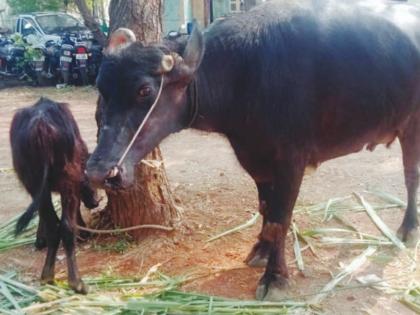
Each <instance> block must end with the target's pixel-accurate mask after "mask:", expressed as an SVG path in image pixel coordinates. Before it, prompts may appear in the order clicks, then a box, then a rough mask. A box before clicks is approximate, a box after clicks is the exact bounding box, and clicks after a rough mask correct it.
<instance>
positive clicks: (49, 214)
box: [38, 192, 60, 283]
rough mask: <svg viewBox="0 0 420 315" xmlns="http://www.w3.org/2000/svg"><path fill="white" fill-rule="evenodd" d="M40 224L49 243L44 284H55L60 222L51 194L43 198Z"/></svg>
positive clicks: (43, 272) (44, 268) (43, 271)
mask: <svg viewBox="0 0 420 315" xmlns="http://www.w3.org/2000/svg"><path fill="white" fill-rule="evenodd" d="M38 211H39V219H40V223H42V225H44V226H45V235H46V242H47V257H46V259H45V264H44V267H43V269H42V273H41V282H42V283H53V282H54V268H55V258H56V256H57V250H58V246H59V244H60V234H59V224H60V220H59V219H58V217H57V214H56V213H55V210H54V206H53V204H52V201H51V193H49V192H48V193H47V194H45V196H42V201H41V205H40V208H39V210H38Z"/></svg>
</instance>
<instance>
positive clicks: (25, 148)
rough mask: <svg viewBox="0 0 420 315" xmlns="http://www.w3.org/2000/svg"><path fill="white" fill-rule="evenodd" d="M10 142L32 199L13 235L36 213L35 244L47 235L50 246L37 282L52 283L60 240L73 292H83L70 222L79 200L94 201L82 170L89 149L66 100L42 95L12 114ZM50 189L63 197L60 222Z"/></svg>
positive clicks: (90, 203) (78, 218) (18, 171)
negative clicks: (54, 99)
mask: <svg viewBox="0 0 420 315" xmlns="http://www.w3.org/2000/svg"><path fill="white" fill-rule="evenodd" d="M10 143H11V146H12V157H13V166H14V168H15V171H16V174H17V176H18V178H19V180H20V181H21V182H22V184H23V186H24V187H25V189H26V190H27V191H28V193H29V194H30V195H31V197H32V203H31V204H30V205H29V207H28V208H27V210H26V211H25V213H24V214H23V215H22V216H21V217H20V218H19V220H18V222H17V225H16V233H17V234H18V233H20V232H21V231H22V230H23V229H24V228H25V227H26V226H27V225H28V223H29V221H30V220H31V219H32V217H33V216H34V214H35V212H36V211H38V213H39V217H40V220H39V227H38V235H37V236H38V237H37V242H38V243H40V242H43V241H44V240H43V239H42V238H43V237H44V236H45V237H46V240H45V241H46V244H47V248H48V252H47V258H46V261H45V265H44V268H43V270H42V275H41V280H42V281H43V282H47V283H50V282H53V281H54V264H55V258H56V254H57V250H58V246H59V244H60V241H63V246H64V250H65V253H66V256H67V265H68V276H69V285H70V287H71V288H73V289H74V290H75V291H76V292H79V293H86V292H87V291H86V290H87V288H86V286H85V285H84V283H83V281H82V280H81V278H80V275H79V271H78V268H77V264H76V257H75V227H74V223H75V222H82V219H81V216H80V199H82V200H83V202H84V204H85V205H86V206H87V207H89V208H94V207H96V206H97V201H96V199H95V193H94V191H93V189H92V188H91V187H90V186H89V182H88V180H87V178H86V175H85V174H84V169H85V164H86V161H87V158H88V150H87V147H86V144H85V143H84V142H83V140H82V138H81V136H80V133H79V128H78V127H77V124H76V121H75V120H74V118H73V116H72V114H71V112H70V110H69V109H68V108H67V105H66V104H62V103H55V102H53V101H51V100H48V99H45V98H42V99H40V100H39V101H38V102H37V103H36V104H35V105H33V106H30V107H27V108H24V109H21V110H19V111H18V112H17V113H16V114H15V116H14V117H13V120H12V125H11V128H10ZM52 191H54V192H58V193H60V195H61V205H62V216H61V220H60V219H59V218H58V217H57V214H56V212H55V210H54V206H53V204H52V201H51V192H52ZM40 231H43V232H40ZM44 233H45V235H44Z"/></svg>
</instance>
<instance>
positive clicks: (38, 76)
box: [36, 71, 47, 86]
mask: <svg viewBox="0 0 420 315" xmlns="http://www.w3.org/2000/svg"><path fill="white" fill-rule="evenodd" d="M36 83H37V84H38V85H39V86H46V85H47V82H46V80H45V78H44V76H43V75H42V72H41V71H37V72H36Z"/></svg>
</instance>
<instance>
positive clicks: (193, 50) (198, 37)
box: [182, 24, 204, 73]
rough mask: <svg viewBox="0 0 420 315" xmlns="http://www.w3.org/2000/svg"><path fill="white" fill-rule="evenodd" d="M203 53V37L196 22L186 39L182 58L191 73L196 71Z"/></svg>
mask: <svg viewBox="0 0 420 315" xmlns="http://www.w3.org/2000/svg"><path fill="white" fill-rule="evenodd" d="M203 55H204V38H203V34H202V33H201V31H200V29H199V27H198V26H197V24H195V25H194V28H193V31H192V33H191V35H190V38H189V39H188V42H187V46H186V47H185V50H184V53H183V54H182V58H183V59H184V63H185V65H186V66H187V67H188V70H189V71H190V72H191V73H194V72H195V71H197V69H198V67H199V66H200V63H201V60H202V59H203Z"/></svg>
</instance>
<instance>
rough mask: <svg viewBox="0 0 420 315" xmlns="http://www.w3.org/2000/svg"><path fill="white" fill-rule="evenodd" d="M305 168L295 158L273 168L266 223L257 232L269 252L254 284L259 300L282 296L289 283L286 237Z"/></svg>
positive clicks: (276, 298) (300, 161)
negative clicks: (268, 248) (273, 175)
mask: <svg viewBox="0 0 420 315" xmlns="http://www.w3.org/2000/svg"><path fill="white" fill-rule="evenodd" d="M304 170H305V163H304V161H303V160H299V159H298V158H296V159H294V160H293V161H292V160H287V161H281V162H279V164H278V166H277V168H276V170H275V179H274V183H273V189H271V190H270V195H269V197H268V198H267V200H268V204H267V211H266V215H265V219H266V224H265V225H264V227H263V230H262V232H261V235H260V239H261V240H263V241H265V242H267V243H269V246H270V253H269V257H268V262H267V266H266V269H265V272H264V274H263V276H262V277H261V279H260V281H259V284H258V287H257V292H256V297H257V299H259V300H271V301H275V300H279V299H281V298H282V297H283V294H282V289H284V288H285V287H286V286H287V285H288V280H287V279H288V277H289V275H288V271H287V265H286V259H285V244H286V236H287V231H288V229H289V226H290V222H291V219H292V212H293V207H294V205H295V202H296V198H297V196H298V194H299V188H300V185H301V183H302V178H303V174H304Z"/></svg>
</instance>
